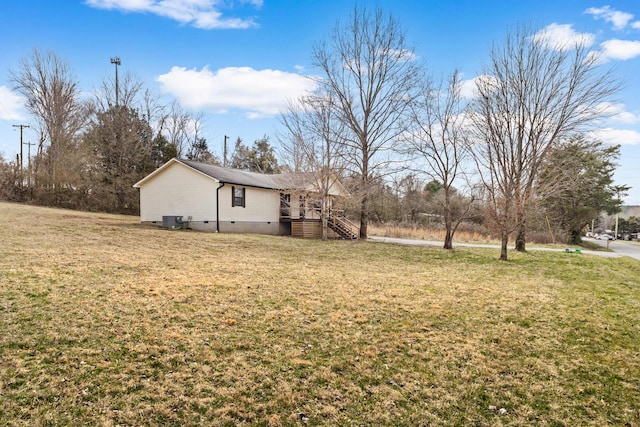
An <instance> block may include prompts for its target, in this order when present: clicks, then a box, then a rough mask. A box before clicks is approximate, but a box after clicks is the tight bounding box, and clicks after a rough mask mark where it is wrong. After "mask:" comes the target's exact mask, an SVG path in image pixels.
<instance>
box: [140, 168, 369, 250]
mask: <svg viewBox="0 0 640 427" xmlns="http://www.w3.org/2000/svg"><path fill="white" fill-rule="evenodd" d="M331 182H332V185H331V187H330V189H329V191H328V194H329V196H328V200H327V203H326V205H327V207H328V213H329V216H328V218H329V221H328V225H329V228H330V236H329V237H333V238H346V239H357V237H358V228H357V226H355V225H354V224H352V223H351V222H349V221H348V220H347V219H346V218H344V216H342V215H339V212H337V211H336V210H334V209H333V203H334V201H335V200H336V199H339V198H340V197H346V196H348V192H347V191H346V189H345V188H344V186H343V185H342V184H341V183H340V182H339V181H338V180H337V179H332V180H331ZM317 184H318V180H317V178H315V177H314V175H313V174H308V173H304V174H300V173H292V174H273V175H267V174H261V173H256V172H248V171H243V170H238V169H231V168H224V167H221V166H216V165H211V164H207V163H200V162H195V161H191V160H185V159H178V158H174V159H171V160H170V161H168V162H167V163H165V164H164V165H163V166H161V167H160V168H158V169H156V170H155V171H154V172H152V173H151V174H149V175H148V176H146V177H145V178H143V179H142V180H140V181H139V182H137V183H136V184H135V185H134V187H135V188H139V189H140V222H141V223H144V224H156V225H159V226H164V227H166V228H182V227H186V228H190V229H194V230H201V231H215V232H222V233H259V234H273V235H291V236H294V237H321V236H322V224H321V220H320V209H319V203H318V200H319V197H320V196H319V192H318V190H317V189H318V188H319V187H318V185H317Z"/></svg>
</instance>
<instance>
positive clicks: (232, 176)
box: [177, 159, 315, 190]
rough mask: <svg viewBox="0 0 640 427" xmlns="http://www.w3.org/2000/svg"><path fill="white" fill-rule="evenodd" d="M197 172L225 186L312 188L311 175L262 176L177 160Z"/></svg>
mask: <svg viewBox="0 0 640 427" xmlns="http://www.w3.org/2000/svg"><path fill="white" fill-rule="evenodd" d="M177 160H178V161H179V162H180V163H183V164H185V165H187V166H189V167H191V168H193V169H195V170H197V171H200V172H202V173H203V174H205V175H208V176H210V177H212V178H215V179H217V180H218V181H220V182H223V183H226V184H237V185H245V186H247V187H257V188H268V189H273V190H308V189H311V188H312V187H313V184H314V183H315V178H314V176H313V174H308V173H305V174H298V173H296V174H287V173H281V174H262V173H257V172H249V171H244V170H240V169H231V168H224V167H222V166H216V165H211V164H208V163H201V162H195V161H193V160H186V159H177Z"/></svg>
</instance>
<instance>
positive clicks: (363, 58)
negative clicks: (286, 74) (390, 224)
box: [312, 8, 419, 238]
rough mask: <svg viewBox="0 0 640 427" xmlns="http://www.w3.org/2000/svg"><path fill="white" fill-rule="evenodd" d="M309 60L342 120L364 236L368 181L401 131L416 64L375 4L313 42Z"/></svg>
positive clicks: (389, 18) (391, 22)
mask: <svg viewBox="0 0 640 427" xmlns="http://www.w3.org/2000/svg"><path fill="white" fill-rule="evenodd" d="M312 61H313V64H314V65H315V66H317V67H318V68H319V69H320V70H321V71H322V74H323V75H322V78H321V79H320V80H319V85H320V87H321V89H322V91H323V92H325V93H328V94H329V95H330V96H331V98H332V99H333V100H335V103H336V107H337V109H336V118H337V119H338V120H340V121H341V122H342V123H344V125H345V129H346V132H345V133H344V135H341V138H340V142H341V143H343V144H344V145H345V147H346V148H347V150H348V151H349V153H350V155H351V156H350V161H351V166H352V168H353V170H354V172H356V173H357V174H358V175H359V176H360V180H361V183H360V184H361V190H362V195H361V203H360V237H362V238H366V237H367V224H368V221H369V191H368V188H369V183H370V180H371V179H372V177H373V176H374V175H375V174H376V173H380V172H381V170H382V169H383V168H384V166H385V165H387V164H388V159H386V158H385V157H384V154H386V153H387V150H388V149H389V148H390V145H391V144H392V142H393V141H395V140H397V138H398V137H399V135H401V134H402V133H403V132H404V130H405V126H406V123H405V121H404V120H403V119H404V118H405V117H406V115H407V113H408V111H409V105H410V104H411V102H413V100H414V99H415V96H416V89H417V84H416V83H417V80H418V77H419V67H418V66H417V65H416V63H415V56H414V54H413V51H412V50H411V49H409V48H408V47H407V46H406V44H405V37H404V33H403V30H402V29H401V27H400V24H399V23H398V22H397V21H396V20H395V19H394V18H393V17H392V16H391V15H389V16H385V15H384V14H383V12H382V11H381V10H380V9H376V10H375V11H373V12H370V11H368V10H366V9H358V8H355V9H354V11H353V14H352V15H351V16H350V18H349V21H347V22H345V23H344V24H340V23H338V24H337V25H336V27H335V28H334V30H333V32H332V34H331V37H330V39H329V40H328V41H324V42H321V43H319V44H317V45H316V46H314V48H313V52H312Z"/></svg>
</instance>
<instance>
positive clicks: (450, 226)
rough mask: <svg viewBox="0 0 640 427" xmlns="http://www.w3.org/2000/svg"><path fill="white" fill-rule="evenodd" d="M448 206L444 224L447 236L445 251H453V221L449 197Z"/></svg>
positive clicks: (445, 238) (447, 198) (445, 236)
mask: <svg viewBox="0 0 640 427" xmlns="http://www.w3.org/2000/svg"><path fill="white" fill-rule="evenodd" d="M446 200H447V202H446V203H447V206H446V207H445V214H444V224H445V229H446V232H445V235H444V249H453V224H452V221H451V209H450V207H449V203H450V202H449V197H448V195H447V197H446Z"/></svg>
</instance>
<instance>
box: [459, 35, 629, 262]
mask: <svg viewBox="0 0 640 427" xmlns="http://www.w3.org/2000/svg"><path fill="white" fill-rule="evenodd" d="M598 64H599V62H598V57H597V55H595V54H594V52H591V51H589V49H588V47H587V46H586V43H584V42H582V43H581V42H577V43H573V44H571V45H568V44H564V45H558V44H552V43H551V42H550V40H548V39H545V38H544V37H543V34H542V33H537V34H536V33H534V32H533V31H531V30H530V29H529V28H526V27H518V28H517V29H516V30H515V31H513V32H510V33H509V34H507V37H506V39H505V42H504V44H502V45H498V46H496V47H494V49H493V50H492V52H491V55H490V62H489V65H488V66H487V67H486V70H485V72H484V75H483V76H481V77H480V78H478V79H476V89H477V97H476V102H475V108H474V114H472V118H473V124H474V128H475V130H476V132H477V135H476V138H477V141H476V142H477V145H476V147H475V154H476V157H475V158H476V161H477V164H478V166H479V170H480V172H481V179H482V181H483V184H484V185H485V187H486V189H487V193H488V194H489V196H490V199H491V203H492V205H493V208H494V211H495V214H496V219H497V222H498V224H499V227H500V230H501V240H502V247H501V251H500V259H502V260H506V259H507V244H508V240H509V234H510V233H511V232H513V231H516V232H517V237H516V249H517V250H521V251H524V250H525V241H526V227H527V224H526V217H527V216H526V210H527V207H528V204H529V202H530V200H531V198H532V196H533V186H534V182H535V179H536V176H537V174H538V171H539V168H540V165H541V163H542V161H543V159H544V157H545V155H546V154H547V152H548V151H549V149H550V147H553V146H554V144H556V143H557V142H558V141H559V140H560V139H562V138H564V137H566V136H567V135H569V134H571V133H573V132H576V131H578V130H579V129H582V128H583V127H584V126H586V125H588V124H590V123H593V121H594V119H596V118H598V117H601V116H602V114H603V110H602V109H601V108H599V106H600V105H601V103H602V102H603V101H605V100H607V98H608V97H609V96H611V95H612V94H613V93H615V92H616V91H617V90H618V88H619V83H618V82H617V80H616V79H615V78H614V77H613V75H612V71H611V70H610V69H606V70H602V69H601V68H600V67H599V66H598Z"/></svg>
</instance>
